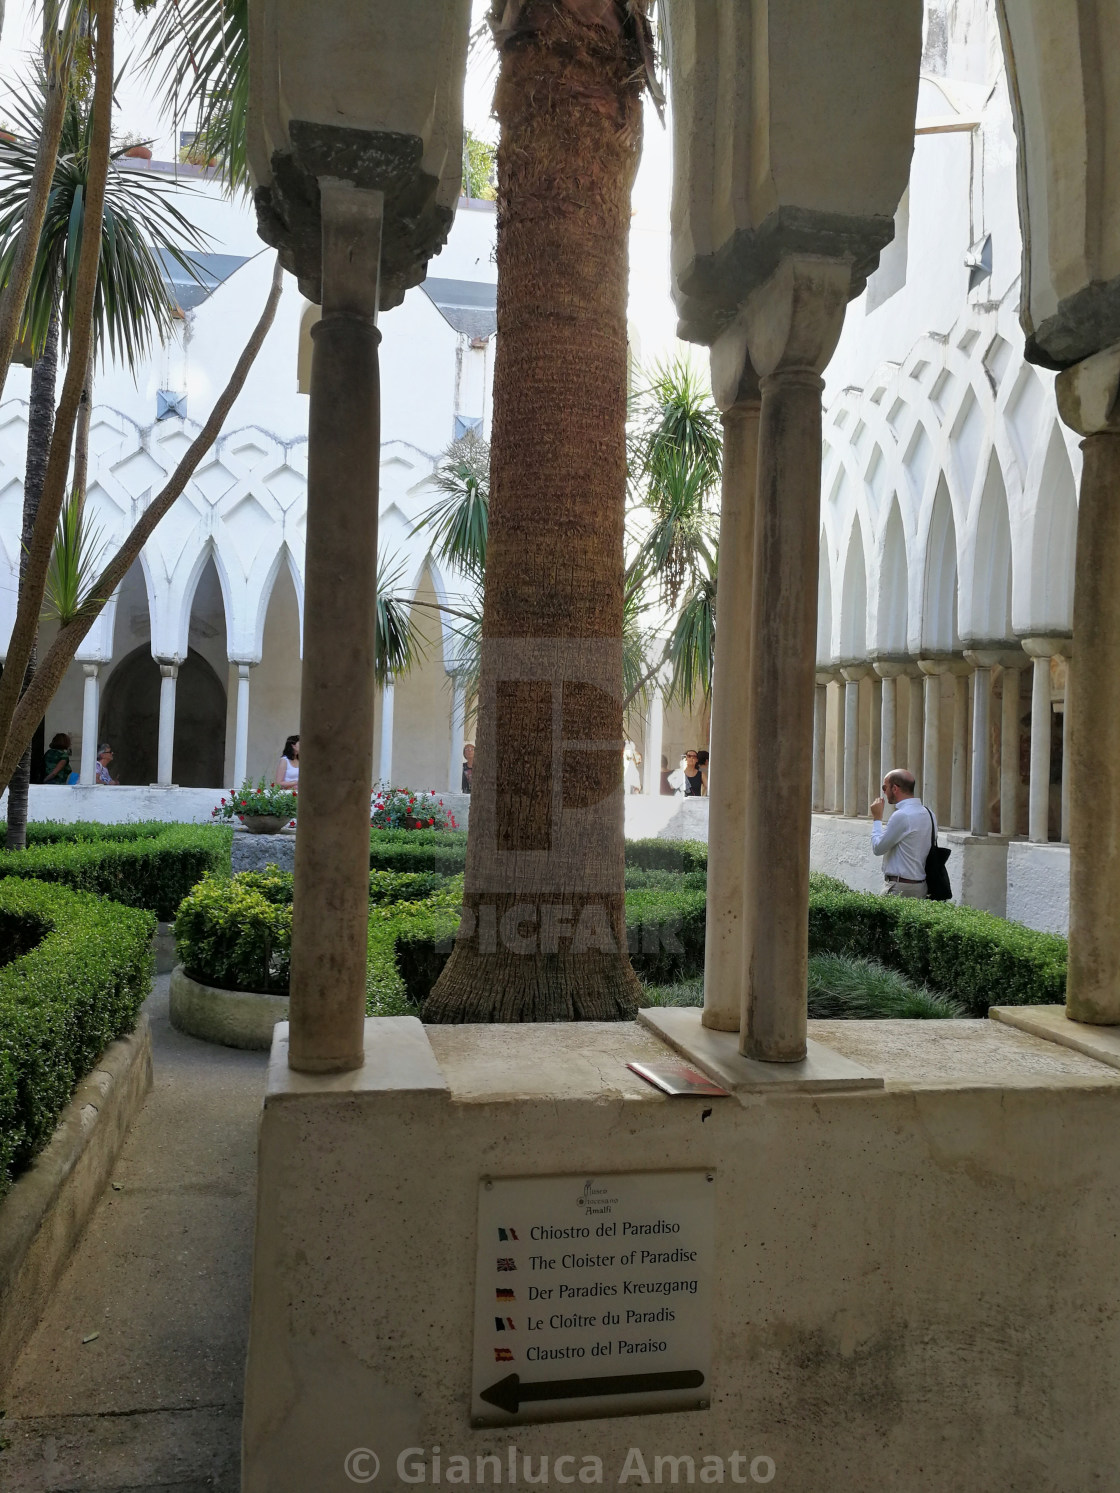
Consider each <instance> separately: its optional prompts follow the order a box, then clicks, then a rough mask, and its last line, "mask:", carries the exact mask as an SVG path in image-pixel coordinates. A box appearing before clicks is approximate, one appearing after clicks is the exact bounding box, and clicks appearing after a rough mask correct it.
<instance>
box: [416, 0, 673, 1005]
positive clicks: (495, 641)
mask: <svg viewBox="0 0 1120 1493" xmlns="http://www.w3.org/2000/svg"><path fill="white" fill-rule="evenodd" d="M645 11H646V6H645V4H644V3H640V0H495V4H494V5H493V7H492V9H491V13H490V21H491V27H492V30H493V33H494V37H495V40H496V42H497V45H498V50H499V56H500V62H499V76H498V84H497V90H496V94H495V101H494V103H495V112H496V114H497V117H498V121H499V126H500V140H499V145H498V241H497V264H498V339H497V344H496V345H497V352H496V361H495V369H494V418H493V434H492V447H491V461H490V481H491V487H490V504H489V533H488V539H487V551H486V585H485V592H484V600H483V623H482V660H481V672H480V690H479V732H478V735H479V745H478V754H477V757H476V768H475V779H474V784H473V787H472V798H471V819H470V831H469V837H468V844H467V868H466V878H465V888H464V917H463V924H462V927H461V929H460V937H459V938H458V939H457V940H456V944H455V948H454V950H453V952H452V955H451V958H450V959H449V961H448V963H447V965H446V966H445V968H444V970H443V973H442V974H441V976H440V978H439V980H438V981H437V983H436V985H435V988H434V989H433V991H432V994H431V996H430V997H429V999H428V1001H427V1003H426V1004H425V1008H424V1014H425V1017H426V1019H428V1020H432V1021H557V1020H571V1019H582V1020H612V1019H625V1018H628V1017H630V1016H632V1014H633V1012H634V1009H635V1007H636V1004H637V996H638V982H637V978H636V976H635V975H634V972H633V970H632V969H631V967H630V961H629V957H628V955H627V952H626V935H625V918H624V906H623V826H622V811H623V800H622V764H621V750H622V700H623V644H622V637H623V620H624V617H623V614H624V569H625V565H624V556H623V529H624V522H625V512H626V297H627V237H628V232H629V224H630V189H631V185H632V181H633V176H634V171H635V168H636V165H637V160H638V155H639V150H640V141H641V107H642V106H641V97H642V91H643V87H644V79H645V73H646V69H647V67H648V64H649V60H650V46H651V42H650V32H649V25H648V21H647V19H646V15H645Z"/></svg>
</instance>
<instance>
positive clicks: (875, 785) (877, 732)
mask: <svg viewBox="0 0 1120 1493" xmlns="http://www.w3.org/2000/svg"><path fill="white" fill-rule="evenodd" d="M882 781H883V681H882V680H881V679H879V678H877V677H876V676H875V675H872V676H871V727H870V732H869V735H868V752H867V807H868V808H870V806H871V804H872V802H873V800H875V799H876V798H878V797H879V785H880V783H881V782H882Z"/></svg>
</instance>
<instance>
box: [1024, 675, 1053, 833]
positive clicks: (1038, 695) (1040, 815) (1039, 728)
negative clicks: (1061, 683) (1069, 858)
mask: <svg viewBox="0 0 1120 1493" xmlns="http://www.w3.org/2000/svg"><path fill="white" fill-rule="evenodd" d="M1029 834H1030V838H1031V839H1032V840H1034V841H1036V842H1037V843H1038V844H1040V845H1045V844H1046V842H1047V840H1049V838H1050V659H1049V656H1047V657H1045V658H1037V657H1036V658H1035V659H1034V680H1033V685H1032V689H1031V789H1030V824H1029Z"/></svg>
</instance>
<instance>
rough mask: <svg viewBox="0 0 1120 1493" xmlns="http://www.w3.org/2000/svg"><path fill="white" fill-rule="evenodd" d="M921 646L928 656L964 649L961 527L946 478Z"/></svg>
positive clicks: (929, 545) (941, 483)
mask: <svg viewBox="0 0 1120 1493" xmlns="http://www.w3.org/2000/svg"><path fill="white" fill-rule="evenodd" d="M921 646H922V650H923V652H928V653H951V652H953V651H954V650H955V649H958V648H959V647H960V633H959V631H958V621H957V527H956V524H955V522H954V520H953V504H952V500H951V499H950V497H949V487H948V484H947V482H946V481H945V478H944V475H942V476H941V477H940V478H939V480H938V484H937V489H936V492H935V494H934V499H933V508H932V510H931V513H930V521H929V528H928V530H927V534H926V545H925V583H924V587H923V607H922V619H921Z"/></svg>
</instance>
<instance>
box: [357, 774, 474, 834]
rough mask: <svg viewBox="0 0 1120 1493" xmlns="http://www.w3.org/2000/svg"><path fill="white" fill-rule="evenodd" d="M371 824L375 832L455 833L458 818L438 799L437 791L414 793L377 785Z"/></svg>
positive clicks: (431, 789) (371, 811) (381, 784)
mask: <svg viewBox="0 0 1120 1493" xmlns="http://www.w3.org/2000/svg"><path fill="white" fill-rule="evenodd" d="M369 817H370V823H371V824H372V825H373V827H374V828H375V829H454V828H455V815H454V814H452V813H451V812H450V810H448V809H445V808H444V806H443V799H442V798H437V797H436V791H435V789H434V788H429V789H428V791H427V792H426V793H414V792H413V791H412V789H411V788H390V787H388V786H387V785H386V784H384V783H375V784H374V788H373V802H372V806H371V809H370V816H369Z"/></svg>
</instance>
